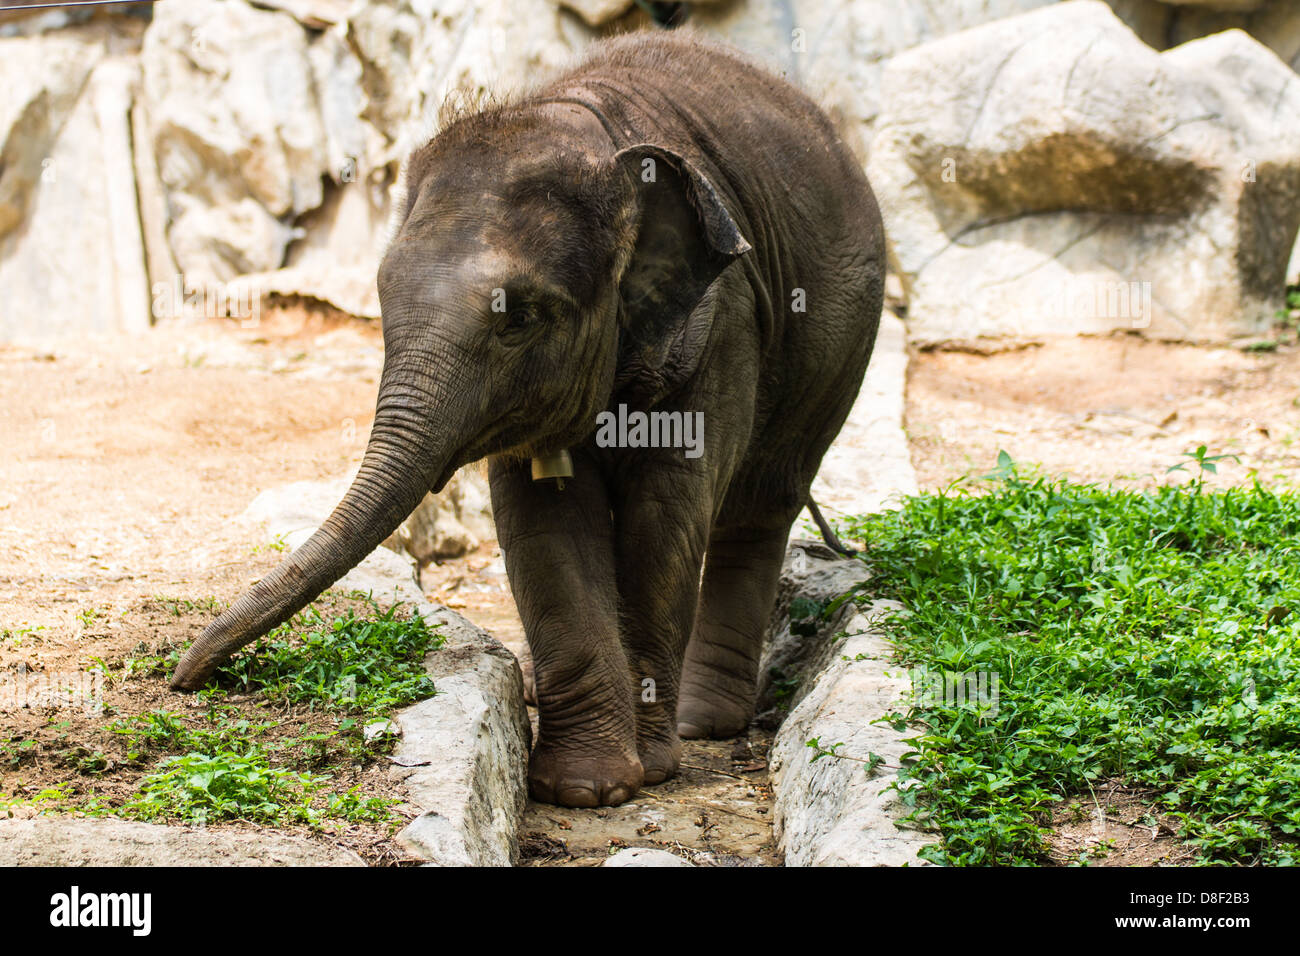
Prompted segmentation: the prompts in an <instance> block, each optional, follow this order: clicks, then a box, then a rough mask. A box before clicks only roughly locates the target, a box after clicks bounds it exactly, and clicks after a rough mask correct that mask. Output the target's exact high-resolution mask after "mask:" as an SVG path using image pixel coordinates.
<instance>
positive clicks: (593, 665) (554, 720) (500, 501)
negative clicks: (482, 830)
mask: <svg viewBox="0 0 1300 956" xmlns="http://www.w3.org/2000/svg"><path fill="white" fill-rule="evenodd" d="M573 456H574V466H575V467H574V471H575V477H573V478H569V479H565V483H564V488H563V490H560V489H558V488H557V487H556V486H555V485H554V484H553V483H552V482H534V481H533V480H532V476H531V474H530V468H529V463H528V462H514V463H508V462H502V461H498V460H493V462H492V464H491V468H490V476H491V485H492V510H493V514H494V517H495V520H496V525H497V537H498V540H499V541H500V543H501V549H502V551H503V552H504V554H505V562H506V572H507V573H508V574H509V576H510V587H511V589H512V591H513V592H514V598H515V604H516V605H517V606H518V608H519V616H520V618H521V619H522V620H523V623H524V631H525V633H526V634H527V635H528V646H529V648H530V649H531V651H532V655H533V666H534V675H535V678H536V690H537V709H538V715H539V721H538V735H537V743H536V745H535V746H534V748H533V753H532V759H531V761H530V764H529V770H528V780H529V787H530V789H531V791H532V794H533V797H534V799H537V800H540V801H542V802H544V803H557V804H560V805H561V806H566V807H594V806H613V805H616V804H619V803H622V802H623V801H625V800H627V799H628V798H629V797H631V796H632V794H634V793H636V791H637V789H638V788H639V787H640V786H641V783H642V769H641V763H640V761H639V760H638V759H637V749H636V716H635V714H634V712H633V709H632V684H631V676H630V673H629V670H628V665H627V658H626V657H625V655H624V652H623V646H622V644H621V643H620V641H619V631H618V593H617V590H616V587H615V583H614V582H615V579H614V548H613V531H612V525H611V521H610V503H609V498H608V494H607V492H606V490H605V487H604V484H603V480H602V478H601V477H600V475H599V474H598V472H597V470H596V468H595V466H594V464H592V463H591V462H590V460H589V459H587V458H586V456H585V455H583V454H581V453H580V452H579V451H577V450H575V451H574V453H573Z"/></svg>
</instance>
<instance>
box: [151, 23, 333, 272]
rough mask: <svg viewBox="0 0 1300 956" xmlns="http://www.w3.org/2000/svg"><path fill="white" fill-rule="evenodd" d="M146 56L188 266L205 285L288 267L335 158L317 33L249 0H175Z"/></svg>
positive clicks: (180, 251)
mask: <svg viewBox="0 0 1300 956" xmlns="http://www.w3.org/2000/svg"><path fill="white" fill-rule="evenodd" d="M141 61H142V64H143V68H144V96H145V98H146V100H147V103H148V115H149V119H150V122H151V124H152V137H153V141H154V150H155V152H156V154H157V157H158V164H159V175H160V178H161V180H162V183H163V185H164V187H165V188H166V190H167V196H168V203H169V205H170V208H171V210H172V223H171V226H170V229H169V236H170V238H171V242H172V248H173V251H174V252H175V255H176V261H177V264H178V266H179V267H180V269H181V270H182V272H183V273H184V274H185V276H186V278H187V279H188V280H190V281H191V282H194V283H199V284H213V283H225V282H228V281H230V280H231V279H233V278H235V277H236V276H239V275H243V274H246V273H249V272H260V271H265V270H270V269H275V268H278V267H279V266H280V265H281V264H282V262H283V259H284V254H285V248H286V247H287V245H288V243H289V241H290V239H291V238H292V232H291V231H290V222H291V220H292V219H293V217H296V216H298V215H301V214H302V213H304V212H306V211H307V210H310V209H315V208H316V207H317V206H319V205H320V203H321V200H322V198H323V193H322V186H321V177H322V175H323V174H324V173H325V172H326V170H327V169H328V168H329V153H328V140H327V137H326V134H325V130H324V129H323V126H322V121H321V114H320V109H319V108H318V105H317V100H316V91H315V87H314V84H313V73H312V68H311V63H310V61H309V58H308V40H307V35H306V34H305V32H304V31H303V29H302V28H301V26H299V24H298V22H297V21H296V20H294V18H293V17H291V16H289V15H288V14H286V13H282V12H275V11H266V10H256V9H254V8H253V7H251V6H250V5H248V4H247V3H245V2H244V0H173V2H171V3H166V4H159V5H158V7H157V8H156V11H155V13H154V19H153V22H152V23H151V24H150V26H149V29H148V31H147V32H146V33H145V39H144V48H143V51H142V54H141Z"/></svg>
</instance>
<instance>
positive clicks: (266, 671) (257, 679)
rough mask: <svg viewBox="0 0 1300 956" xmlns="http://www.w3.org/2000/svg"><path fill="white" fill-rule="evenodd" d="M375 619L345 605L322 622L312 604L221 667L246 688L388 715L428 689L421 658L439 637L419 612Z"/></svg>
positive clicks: (222, 676) (221, 675) (225, 679)
mask: <svg viewBox="0 0 1300 956" xmlns="http://www.w3.org/2000/svg"><path fill="white" fill-rule="evenodd" d="M396 610H397V608H390V609H389V610H388V611H386V612H384V613H382V614H377V615H376V616H375V617H374V618H357V617H355V616H354V615H353V614H352V612H351V611H350V610H349V611H347V612H345V613H344V614H343V616H342V617H339V618H336V619H334V620H332V621H326V620H325V619H324V618H323V617H322V616H321V615H320V613H319V612H318V611H316V610H315V609H314V608H308V609H307V610H305V611H303V612H302V613H301V614H299V615H298V616H297V617H295V618H294V620H293V621H291V622H289V623H288V624H284V625H281V626H280V627H278V628H276V629H275V630H274V631H272V632H271V633H270V634H268V635H267V636H266V637H263V638H261V639H260V640H259V641H257V643H256V644H254V645H253V646H252V647H251V648H249V649H248V650H247V651H245V652H243V653H241V654H239V655H237V656H235V657H234V658H232V659H231V660H230V662H229V663H227V664H225V665H224V666H223V667H222V668H221V669H220V670H219V671H218V672H217V675H218V679H219V680H220V681H221V682H222V683H233V684H234V685H235V686H236V687H237V688H239V689H240V690H243V691H250V690H260V691H262V692H263V693H265V694H266V695H267V696H268V697H271V698H273V699H282V700H288V701H292V702H294V703H305V704H308V705H310V706H313V707H316V706H319V707H324V708H327V709H336V710H346V711H354V712H363V713H366V714H371V715H381V714H386V713H387V712H388V711H390V710H391V709H392V708H394V707H398V706H401V705H403V704H409V703H413V702H414V701H417V700H422V699H423V698H425V697H430V696H432V695H433V692H434V687H433V680H432V679H431V678H430V677H429V676H428V675H427V674H425V672H424V656H425V654H427V653H428V652H429V651H430V650H433V649H435V648H437V647H439V646H441V644H442V641H443V638H442V635H441V634H439V633H438V632H437V631H434V630H431V629H430V628H429V627H428V626H427V625H426V624H425V623H424V619H423V618H422V617H420V616H419V615H418V614H416V615H412V616H411V617H410V618H409V619H407V620H399V619H398V618H397V617H396V616H395V612H396Z"/></svg>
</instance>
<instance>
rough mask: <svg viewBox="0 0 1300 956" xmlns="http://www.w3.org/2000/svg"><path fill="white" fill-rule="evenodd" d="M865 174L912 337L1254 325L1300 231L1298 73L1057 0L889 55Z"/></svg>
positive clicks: (1207, 332)
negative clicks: (1170, 45) (1161, 38)
mask: <svg viewBox="0 0 1300 956" xmlns="http://www.w3.org/2000/svg"><path fill="white" fill-rule="evenodd" d="M882 89H883V91H884V101H885V104H886V105H885V111H884V112H883V113H882V115H881V117H880V120H879V124H878V133H877V135H876V137H875V140H874V142H873V145H872V155H871V161H870V164H869V167H868V169H869V175H870V177H871V180H872V184H873V186H874V187H875V189H876V193H877V195H878V197H879V198H880V201H881V206H882V210H883V212H884V217H885V226H886V233H887V235H888V237H889V240H890V244H891V252H892V254H893V257H894V261H895V262H896V264H897V266H898V271H899V272H900V275H901V277H902V279H903V284H904V287H905V290H906V293H907V296H908V300H909V301H908V310H909V311H908V326H909V332H910V334H911V336H912V337H913V338H914V339H918V340H921V341H940V340H944V339H962V338H974V337H979V336H985V335H1012V336H1016V335H1050V334H1074V333H1098V332H1107V331H1110V330H1112V329H1117V328H1123V329H1142V330H1145V331H1146V332H1147V333H1148V334H1151V335H1153V336H1158V337H1162V338H1171V339H1187V340H1223V339H1229V338H1233V337H1236V336H1239V335H1246V334H1253V333H1257V332H1258V331H1260V330H1261V329H1263V328H1264V327H1265V326H1266V325H1268V324H1269V323H1270V322H1271V321H1272V318H1273V313H1274V310H1275V309H1276V308H1277V305H1278V297H1279V294H1280V290H1281V285H1282V282H1283V278H1284V274H1285V271H1286V264H1287V259H1288V256H1289V253H1290V251H1291V249H1292V246H1293V245H1294V243H1295V240H1296V234H1297V231H1298V229H1300V127H1297V126H1295V124H1291V123H1286V122H1280V121H1279V119H1278V118H1279V117H1287V116H1295V115H1300V83H1297V82H1295V75H1294V74H1293V73H1292V71H1291V70H1290V69H1288V68H1287V66H1286V65H1285V64H1284V63H1282V62H1281V61H1279V60H1278V58H1277V57H1276V55H1274V54H1273V53H1272V52H1271V51H1269V50H1268V49H1267V48H1265V47H1264V46H1262V45H1261V44H1259V43H1258V42H1256V41H1255V40H1253V39H1251V38H1250V37H1249V36H1247V35H1246V34H1244V33H1241V32H1239V31H1233V32H1229V33H1227V34H1220V35H1216V36H1213V37H1208V38H1205V39H1202V40H1198V41H1195V42H1193V43H1189V44H1185V45H1184V46H1182V47H1178V48H1176V49H1174V50H1171V51H1169V52H1167V53H1164V54H1159V53H1156V52H1155V51H1154V50H1152V49H1150V48H1149V47H1147V46H1146V45H1145V44H1143V43H1142V42H1141V41H1140V40H1139V39H1138V38H1137V37H1136V36H1134V35H1133V33H1132V32H1131V31H1130V30H1129V29H1128V28H1127V27H1125V26H1124V24H1123V23H1121V22H1120V21H1119V20H1118V19H1117V18H1116V17H1115V15H1114V14H1113V13H1112V12H1111V10H1110V8H1109V7H1107V6H1106V5H1105V4H1103V3H1100V2H1097V0H1071V2H1067V3H1061V4H1056V5H1053V6H1052V7H1050V8H1046V9H1043V10H1038V11H1035V12H1032V13H1028V14H1025V15H1023V16H1018V17H1012V18H1009V19H1006V20H1001V21H998V22H996V23H992V24H988V25H986V26H983V27H977V28H975V29H972V30H968V31H965V32H963V33H959V34H955V35H953V36H950V37H947V38H944V39H940V40H936V41H933V42H931V43H927V44H925V45H923V46H920V47H917V48H915V49H913V50H909V51H907V52H905V53H902V54H899V55H898V56H896V57H894V58H893V59H892V60H891V61H890V62H889V64H888V65H887V66H886V68H885V71H884V78H883V85H882Z"/></svg>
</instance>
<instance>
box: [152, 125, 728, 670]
mask: <svg viewBox="0 0 1300 956" xmlns="http://www.w3.org/2000/svg"><path fill="white" fill-rule="evenodd" d="M405 183H406V196H405V200H404V203H403V208H402V210H401V216H400V220H399V223H398V227H397V229H396V232H395V234H394V236H393V238H392V241H391V242H390V244H389V248H388V250H387V253H386V254H385V256H384V258H383V261H382V263H381V264H380V267H379V275H378V286H379V297H380V304H381V308H382V313H383V332H384V349H385V354H384V370H383V374H382V377H381V380H380V385H379V397H378V401H377V405H376V409H375V420H374V425H373V427H372V429H371V434H370V441H369V444H368V445H367V447H366V452H365V456H364V458H363V460H362V463H361V467H360V470H359V471H358V473H357V477H356V479H355V481H354V482H353V485H352V487H351V488H350V489H349V490H348V492H347V493H346V495H345V496H344V497H343V500H342V501H340V502H339V504H338V506H337V507H336V508H335V509H334V511H333V513H332V514H331V515H330V516H329V518H328V519H326V521H325V522H324V524H322V525H321V527H320V529H319V530H317V532H316V533H315V534H314V535H313V536H312V537H311V538H310V539H309V540H308V541H307V542H306V543H305V544H303V546H302V547H301V548H299V549H298V550H297V551H295V552H294V553H293V554H292V555H291V556H289V557H288V558H287V559H286V560H285V561H284V562H283V563H282V564H281V565H280V566H279V567H277V568H276V569H275V570H274V571H273V572H272V573H270V574H269V575H267V576H266V577H265V578H263V579H262V580H261V581H259V582H258V583H257V584H256V585H255V586H254V587H253V588H252V589H251V590H249V591H248V592H247V593H246V594H244V595H243V596H242V597H241V598H240V599H239V600H238V601H236V602H235V603H234V604H233V605H232V606H231V607H230V608H229V609H228V610H227V611H225V612H224V613H222V614H221V615H220V616H219V617H218V618H217V619H216V620H215V621H213V622H212V623H211V624H210V625H209V626H208V627H207V629H206V630H205V631H204V632H203V634H202V635H200V637H199V639H198V640H197V641H196V642H195V644H194V646H193V647H191V648H190V650H189V651H188V653H187V654H186V655H185V657H184V658H183V660H182V661H181V663H180V666H179V667H178V668H177V670H176V673H175V675H174V676H173V678H172V687H173V688H176V689H194V688H197V687H201V686H202V685H203V684H205V683H206V682H207V680H208V679H209V678H210V677H211V675H212V673H213V672H214V671H215V670H216V668H217V667H218V666H220V664H221V663H222V662H223V661H225V660H226V659H227V658H228V657H229V656H230V655H231V654H232V653H234V651H236V650H237V649H238V648H240V647H242V646H243V645H245V644H247V643H249V642H250V641H252V640H255V639H256V638H257V637H259V636H261V635H262V634H264V633H266V632H267V631H268V630H270V629H271V628H273V627H275V626H276V625H278V624H280V623H282V622H283V621H285V620H288V618H289V617H291V616H292V615H293V614H294V613H296V612H297V611H299V610H300V609H301V608H303V607H304V606H306V605H307V604H308V603H309V602H310V601H312V600H313V599H314V598H315V597H316V596H317V595H318V594H320V592H321V591H323V590H324V589H325V588H327V587H329V586H330V585H331V584H333V583H334V582H335V581H336V580H338V579H339V578H340V577H341V576H342V575H343V574H345V573H346V572H347V571H349V570H350V569H351V568H353V567H354V566H355V565H356V564H357V563H359V562H360V561H361V560H362V559H363V558H364V557H365V556H366V555H367V554H369V553H370V552H371V551H372V550H373V549H374V548H376V547H377V546H378V545H379V543H380V542H381V541H383V540H384V539H385V538H386V537H388V535H390V534H391V533H392V532H393V531H394V529H396V528H397V526H398V525H399V524H401V522H402V521H403V520H405V518H406V517H407V515H409V514H410V513H411V511H412V510H414V508H415V506H416V505H417V504H418V503H419V501H420V499H421V498H422V497H423V496H424V494H425V493H426V492H428V491H430V490H433V491H437V490H439V489H440V488H441V487H442V486H443V485H444V484H445V483H446V481H447V480H448V479H449V478H450V477H451V475H452V474H453V473H454V472H455V470H456V469H457V468H459V467H460V466H461V465H464V464H467V463H469V462H472V461H476V460H478V459H480V458H483V457H485V456H487V455H494V454H495V455H517V456H520V457H531V456H537V455H541V454H544V453H547V452H551V451H554V450H558V449H564V448H567V447H569V446H571V445H574V444H577V443H578V442H579V441H581V440H582V439H583V438H584V437H585V436H587V435H588V434H590V433H591V432H592V431H593V430H594V429H595V425H596V422H595V419H596V415H597V413H598V412H599V411H601V410H602V409H604V408H605V407H606V406H607V405H608V404H609V402H610V399H611V397H612V396H613V395H614V393H615V392H616V391H622V392H626V393H628V394H633V395H636V396H637V397H638V398H640V399H642V400H644V401H652V400H653V399H654V398H655V397H656V396H659V395H663V394H665V393H667V392H669V391H671V390H672V389H673V388H674V387H675V386H677V385H678V384H680V383H682V382H684V381H685V380H686V379H687V378H689V376H690V375H691V374H692V372H693V371H694V370H695V368H696V367H697V365H698V363H699V360H700V357H701V355H702V353H703V351H704V349H705V346H706V343H707V340H708V335H709V331H710V330H709V314H710V313H711V311H712V310H711V309H709V308H708V307H707V305H708V304H707V303H704V302H703V300H704V299H705V297H706V296H708V295H710V294H711V293H710V291H709V290H710V286H711V285H712V284H713V282H714V280H715V279H716V278H717V277H718V275H719V274H720V273H721V271H722V270H723V269H724V268H726V267H727V265H728V264H730V263H731V262H732V261H733V260H734V259H735V258H736V257H737V256H739V255H741V254H743V253H744V252H746V251H747V250H748V249H749V244H748V243H747V242H746V241H745V239H744V238H743V236H742V235H741V233H740V230H739V229H738V227H737V225H736V223H735V221H734V219H733V218H732V215H731V213H730V212H729V211H728V209H727V208H726V205H725V204H724V202H723V200H722V198H721V197H720V195H719V193H718V191H717V189H715V187H714V186H713V184H712V183H710V182H709V181H708V179H707V178H706V177H705V176H704V175H703V174H702V173H701V172H700V171H699V169H697V168H696V167H695V166H693V165H692V164H691V163H690V162H688V161H687V160H686V159H684V158H683V157H682V156H680V155H677V154H676V153H674V152H672V151H670V150H667V149H664V148H661V147H659V146H655V145H651V144H641V145H633V146H629V147H626V148H623V149H615V147H614V145H613V143H612V141H611V139H610V138H609V134H608V133H606V131H605V128H604V127H603V126H602V125H601V124H600V123H599V122H598V121H597V119H596V117H595V116H594V114H592V113H591V112H590V111H589V110H587V109H585V108H583V107H580V106H576V105H572V104H566V103H539V104H528V103H525V104H522V105H517V106H508V107H502V108H499V109H495V110H491V111H487V112H483V113H478V114H474V115H469V116H463V117H460V118H459V119H457V120H455V121H454V122H453V123H451V124H450V125H449V126H448V127H447V128H446V129H445V130H444V131H443V132H442V133H440V134H439V135H438V136H437V137H435V138H434V139H433V140H432V141H430V142H429V143H428V144H427V145H426V146H424V147H423V148H421V149H420V150H417V151H416V152H415V153H414V154H413V155H412V157H411V158H410V160H409V162H408V164H407V169H406V173H405Z"/></svg>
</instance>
